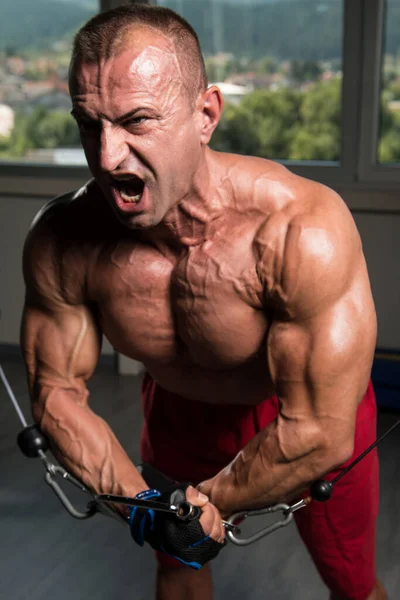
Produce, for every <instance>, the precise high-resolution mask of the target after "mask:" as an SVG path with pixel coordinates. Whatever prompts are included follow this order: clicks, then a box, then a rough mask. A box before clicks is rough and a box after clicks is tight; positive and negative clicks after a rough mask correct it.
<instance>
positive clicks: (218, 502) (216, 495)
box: [197, 465, 243, 519]
mask: <svg viewBox="0 0 400 600" xmlns="http://www.w3.org/2000/svg"><path fill="white" fill-rule="evenodd" d="M197 489H198V490H199V491H200V492H201V494H204V495H206V496H207V497H208V498H209V499H210V503H212V505H215V506H216V507H217V508H218V511H219V513H220V515H221V518H222V519H226V518H228V517H229V516H230V515H232V514H233V513H235V512H236V511H238V510H239V508H240V509H242V508H243V506H242V503H240V505H239V504H238V502H240V499H239V494H238V492H239V490H236V493H233V492H234V485H233V479H232V473H231V470H230V466H229V465H228V466H227V467H225V468H224V469H222V470H221V471H220V472H219V473H217V475H215V476H214V477H212V478H211V479H207V480H205V481H202V482H201V483H199V484H198V486H197ZM228 492H229V493H228ZM234 498H235V499H236V501H235V502H233V499H234Z"/></svg>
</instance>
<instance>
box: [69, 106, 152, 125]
mask: <svg viewBox="0 0 400 600" xmlns="http://www.w3.org/2000/svg"><path fill="white" fill-rule="evenodd" d="M141 110H149V109H145V107H144V106H138V107H137V108H134V109H133V110H130V111H128V112H127V113H124V114H123V115H121V116H120V117H117V118H116V119H115V120H114V121H111V122H112V123H117V124H118V123H122V122H123V121H126V120H127V119H130V118H131V117H133V116H134V115H135V114H136V113H138V112H139V111H141ZM70 114H71V115H72V116H73V117H74V119H86V120H90V121H95V120H96V119H91V118H90V117H89V115H87V113H85V111H83V110H80V109H77V108H73V109H72V110H71V113H70Z"/></svg>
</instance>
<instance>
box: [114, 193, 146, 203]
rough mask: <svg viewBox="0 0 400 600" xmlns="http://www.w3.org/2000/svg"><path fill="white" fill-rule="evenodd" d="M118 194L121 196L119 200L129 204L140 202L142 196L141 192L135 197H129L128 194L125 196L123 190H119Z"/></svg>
mask: <svg viewBox="0 0 400 600" xmlns="http://www.w3.org/2000/svg"><path fill="white" fill-rule="evenodd" d="M120 194H121V198H122V199H123V200H124V201H125V202H131V203H132V204H137V203H138V202H139V201H140V199H141V197H142V195H143V192H141V193H140V194H136V195H135V196H129V194H127V193H126V192H124V191H123V190H120Z"/></svg>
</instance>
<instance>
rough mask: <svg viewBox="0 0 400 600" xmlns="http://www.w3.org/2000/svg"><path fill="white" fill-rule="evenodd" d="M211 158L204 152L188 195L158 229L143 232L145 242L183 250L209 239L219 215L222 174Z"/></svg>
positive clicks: (169, 212) (209, 153)
mask: <svg viewBox="0 0 400 600" xmlns="http://www.w3.org/2000/svg"><path fill="white" fill-rule="evenodd" d="M215 156H216V155H214V153H213V152H212V151H211V150H209V149H207V151H206V153H205V155H204V160H203V163H202V165H201V166H200V168H199V169H198V171H197V173H196V176H195V178H194V181H193V184H192V186H191V190H190V192H189V193H188V194H186V195H185V196H184V197H183V198H182V199H181V200H180V201H179V202H178V203H177V204H175V205H174V206H173V207H172V208H171V209H170V210H169V211H168V212H167V213H166V215H165V217H164V219H163V220H162V222H161V223H160V224H159V225H157V226H156V227H154V228H152V229H151V230H147V231H146V232H145V236H146V238H147V239H148V240H149V241H152V242H153V243H157V242H161V243H164V244H167V245H168V246H170V247H173V248H183V247H185V246H195V245H198V244H201V243H203V242H205V241H206V240H207V239H208V238H209V237H210V235H211V233H212V231H213V229H214V227H215V223H216V221H217V220H218V219H219V218H220V217H221V216H222V214H223V205H222V201H221V198H220V194H219V191H218V188H219V187H220V184H221V180H222V174H221V169H220V166H219V165H218V161H217V160H216V158H215Z"/></svg>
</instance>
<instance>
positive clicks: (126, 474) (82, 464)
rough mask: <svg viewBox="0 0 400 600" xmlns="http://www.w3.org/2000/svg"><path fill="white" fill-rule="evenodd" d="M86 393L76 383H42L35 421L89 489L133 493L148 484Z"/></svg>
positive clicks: (64, 463)
mask: <svg viewBox="0 0 400 600" xmlns="http://www.w3.org/2000/svg"><path fill="white" fill-rule="evenodd" d="M86 397H87V391H86V390H83V389H80V388H79V387H77V388H74V386H72V387H69V388H66V387H60V386H57V387H50V386H49V387H44V388H42V389H41V390H40V394H39V397H38V399H37V401H35V402H34V405H33V415H34V418H35V421H36V422H37V423H38V424H39V425H40V428H41V430H42V431H43V433H44V434H45V435H47V436H48V438H49V441H50V447H51V450H52V452H53V454H54V456H55V457H56V458H57V460H58V461H59V462H60V464H61V465H62V466H63V467H64V468H65V469H67V471H68V472H70V473H71V474H72V475H74V476H75V477H76V478H77V479H79V480H80V481H82V483H83V484H84V485H85V486H86V487H88V488H89V489H90V490H91V491H93V492H95V493H109V494H116V495H124V496H135V495H136V494H137V493H138V492H140V491H142V490H143V489H145V488H147V487H148V486H147V485H146V483H145V482H144V480H143V478H142V477H141V476H140V474H139V472H138V471H137V469H136V468H135V466H134V464H133V463H132V461H131V460H130V458H129V457H128V455H127V454H126V452H125V451H124V450H123V448H122V446H121V445H120V443H119V442H118V440H117V438H116V437H115V435H114V433H113V432H112V430H111V428H110V427H109V426H108V425H107V423H106V422H105V421H104V420H103V419H102V418H101V417H99V416H98V415H96V414H95V413H93V411H92V410H91V409H90V408H89V407H88V405H87V402H86ZM117 508H118V509H120V510H121V512H123V511H124V507H123V505H121V506H118V507H117Z"/></svg>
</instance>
